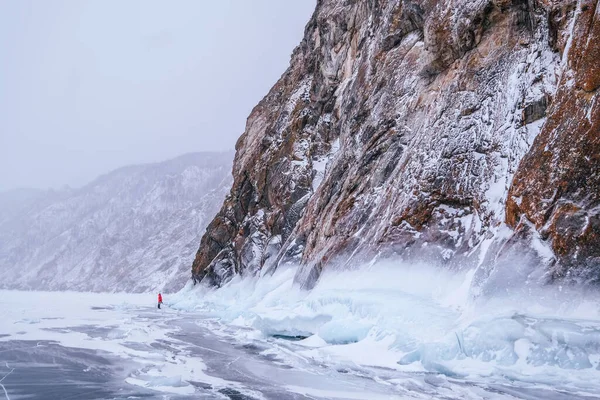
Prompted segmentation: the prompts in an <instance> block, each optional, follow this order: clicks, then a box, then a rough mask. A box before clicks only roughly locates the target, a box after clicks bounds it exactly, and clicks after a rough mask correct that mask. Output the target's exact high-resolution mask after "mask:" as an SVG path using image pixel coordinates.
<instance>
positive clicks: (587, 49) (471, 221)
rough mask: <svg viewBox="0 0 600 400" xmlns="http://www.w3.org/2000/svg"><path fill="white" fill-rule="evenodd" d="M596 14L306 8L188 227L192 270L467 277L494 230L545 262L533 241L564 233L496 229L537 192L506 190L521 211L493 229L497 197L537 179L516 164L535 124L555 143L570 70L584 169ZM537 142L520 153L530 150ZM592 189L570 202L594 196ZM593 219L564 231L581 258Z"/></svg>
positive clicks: (456, 4) (215, 275)
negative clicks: (358, 268)
mask: <svg viewBox="0 0 600 400" xmlns="http://www.w3.org/2000/svg"><path fill="white" fill-rule="evenodd" d="M584 8H585V10H584ZM598 8H599V7H597V2H596V1H580V2H579V3H578V2H576V1H574V0H572V1H552V0H530V1H525V0H513V1H510V0H452V1H438V0H427V1H412V0H387V1H385V0H382V1H342V0H322V1H319V2H318V4H317V9H316V11H315V13H314V15H313V17H312V19H311V20H310V22H309V23H308V25H307V27H306V30H305V36H304V39H303V41H302V42H301V44H300V45H299V46H298V47H297V48H296V50H295V51H294V53H293V55H292V59H291V64H290V67H289V69H288V70H287V71H286V72H285V73H284V75H283V76H282V78H281V79H280V80H279V81H278V82H277V83H276V84H275V86H274V87H273V88H272V89H271V91H270V92H269V94H268V95H267V96H266V97H265V98H264V99H263V100H262V101H261V102H260V103H259V104H258V105H257V106H256V107H255V108H254V110H253V111H252V113H251V114H250V117H249V118H248V123H247V126H246V131H245V132H244V134H243V135H242V136H241V138H240V139H239V141H238V144H237V146H236V149H237V154H236V157H235V161H234V170H233V172H234V183H233V187H232V189H231V193H230V195H229V196H228V198H227V199H226V201H225V203H224V204H223V207H222V209H221V211H220V212H219V214H218V215H217V217H216V218H215V219H214V220H213V222H212V223H211V224H210V225H209V228H208V230H207V233H206V234H205V235H204V237H203V238H202V242H201V246H200V249H199V250H198V253H197V255H196V259H195V261H194V264H193V277H194V279H195V280H196V281H197V280H207V281H209V283H212V284H217V285H219V284H220V283H221V282H222V281H223V280H224V279H227V278H229V277H230V276H232V275H233V274H235V273H242V274H245V273H251V274H253V273H256V272H257V271H258V270H260V269H267V270H272V269H274V268H277V266H279V265H282V264H286V263H294V264H298V265H301V268H300V269H299V270H298V273H297V275H296V280H297V282H299V283H300V284H302V285H304V286H305V287H310V286H312V285H313V284H314V282H315V280H316V279H317V278H318V276H319V275H320V272H321V270H322V268H323V267H324V266H326V265H342V266H353V265H360V264H363V263H365V262H369V261H372V260H374V259H381V258H386V257H392V256H393V257H401V258H404V259H414V258H418V259H420V260H426V261H430V262H433V263H436V264H444V265H447V266H448V267H452V268H463V267H476V266H479V267H484V268H481V269H482V271H483V272H482V273H481V274H479V275H478V279H479V278H480V277H482V276H483V277H486V276H488V277H489V276H491V274H492V273H493V272H494V269H495V268H496V267H497V268H501V267H500V264H501V263H499V258H498V257H496V255H497V254H498V250H499V249H502V248H503V246H502V244H503V243H505V242H507V241H508V242H509V243H513V242H515V241H519V242H523V243H525V245H526V246H528V248H531V249H532V252H534V253H535V254H536V256H535V257H537V258H536V261H535V262H538V263H541V262H542V261H544V263H545V264H552V263H555V262H557V259H556V256H555V255H554V252H553V251H552V250H551V246H550V245H549V243H548V242H549V241H552V242H553V243H554V247H553V248H554V251H557V247H556V243H558V242H560V240H561V239H560V238H561V237H564V235H563V234H562V233H561V232H563V231H561V230H560V229H555V230H554V232H557V233H556V234H555V235H554V236H552V235H550V236H548V235H545V234H542V235H540V234H539V233H537V231H536V235H533V236H535V237H533V239H532V238H531V237H529V238H528V240H521V239H520V238H521V237H522V236H526V235H524V234H523V232H522V231H521V230H517V235H516V236H513V230H512V229H511V227H515V226H516V222H515V220H516V219H518V218H517V217H520V215H524V216H525V219H527V218H533V215H534V214H535V213H537V212H540V213H542V214H544V213H545V212H546V211H545V209H544V210H538V209H537V208H536V206H535V205H536V204H538V200H537V197H536V196H540V195H542V194H543V193H542V192H541V191H540V192H536V193H533V194H532V193H529V192H527V193H525V192H523V191H522V190H519V189H518V187H519V186H518V183H517V184H516V185H515V187H514V188H513V189H512V192H511V193H513V195H512V197H511V199H514V200H511V201H512V203H511V204H513V203H514V204H517V203H519V202H521V203H520V204H523V205H527V204H533V205H534V206H532V207H529V208H523V209H520V208H518V207H512V208H511V209H510V210H509V218H508V222H509V226H507V225H506V224H505V220H506V207H505V205H506V200H507V197H508V192H509V189H510V187H511V184H512V181H513V177H514V176H515V173H516V174H517V176H518V177H519V180H518V182H521V181H522V182H527V180H528V179H533V180H535V181H536V182H541V181H543V179H542V178H541V177H538V176H534V175H536V174H541V175H545V174H547V173H546V172H544V171H543V170H540V169H539V168H538V169H536V168H537V167H536V166H535V163H533V164H532V163H529V164H528V163H527V161H526V162H524V163H523V164H522V166H521V167H520V166H519V165H520V162H521V160H522V159H523V157H524V156H525V155H526V154H528V152H530V149H531V148H532V145H533V144H534V140H536V137H538V135H540V131H541V130H542V129H544V132H548V133H544V135H546V136H548V135H550V136H552V135H551V133H550V131H553V132H559V136H560V135H562V136H564V141H565V142H566V141H568V137H569V133H568V132H565V131H563V125H561V124H563V123H564V122H563V121H564V120H565V118H566V117H565V116H564V113H561V112H560V111H559V110H558V109H559V108H560V107H561V104H563V103H569V104H571V103H573V102H575V100H574V99H575V96H574V95H573V93H572V91H571V90H570V89H569V88H570V86H569V85H570V82H572V81H573V79H574V80H575V81H576V82H579V83H578V85H579V87H581V90H582V91H584V92H585V93H583V92H581V93H579V94H577V98H580V100H578V101H580V102H585V104H586V107H583V106H582V105H581V104H579V103H577V104H575V103H573V104H571V107H575V108H577V109H578V110H579V111H581V110H583V111H581V113H583V114H586V115H587V118H589V121H590V122H589V128H585V129H583V128H582V130H576V131H577V132H578V138H581V140H580V142H581V143H580V144H579V145H578V147H577V148H578V149H583V148H584V147H586V146H588V145H590V144H592V142H594V141H595V142H594V143H596V144H595V146H596V147H593V149H591V150H590V152H591V154H595V155H594V156H593V157H592V156H590V157H588V158H589V160H588V161H589V166H588V169H582V170H581V171H582V172H581V174H579V175H578V176H583V174H584V172H585V171H589V169H590V168H591V170H592V171H593V170H594V169H595V171H596V175H597V171H598V169H599V163H598V159H597V154H598V145H597V140H598V136H599V133H598V120H599V118H600V117H599V114H600V113H598V109H597V108H598V107H597V105H595V104H597V103H596V102H595V98H596V96H597V81H598V70H597V68H598V67H597V66H598V63H597V62H595V61H593V60H597V59H598V58H597V48H596V47H597V43H598V42H599V40H600V38H598V37H597V36H598V35H596V36H594V35H593V33H594V32H596V33H597V30H598V29H597V28H598V26H599V23H598V21H597V20H598V12H600V11H597V10H598ZM582 10H584V11H582ZM584 14H585V15H588V17H587V19H585V18H583V17H582V16H581V15H584ZM585 24H587V25H586V26H587V28H585V27H582V25H585ZM590 43H592V44H590ZM575 52H577V54H578V55H575ZM571 53H573V54H571ZM577 60H579V61H577ZM570 75H573V76H574V78H572V79H571V78H569V76H570ZM582 104H583V103H582ZM580 107H581V108H580ZM593 107H596V108H595V109H593ZM579 111H578V112H579ZM588 111H589V112H588ZM548 115H550V119H551V120H550V121H549V122H547V118H548ZM572 117H573V122H572V123H574V124H575V125H576V126H579V125H577V123H576V121H575V119H576V118H578V117H576V114H573V115H572ZM569 118H571V117H569ZM554 120H557V122H553V121H554ZM550 125H553V126H556V128H552V127H549V126H550ZM569 129H570V128H569ZM586 132H587V133H586ZM538 141H539V139H538ZM540 143H541V142H540ZM540 143H538V142H536V145H535V146H534V149H533V150H532V151H531V152H530V153H529V154H528V156H527V157H528V158H527V159H533V160H538V161H539V160H540V159H539V157H538V156H537V155H536V154H537V153H536V150H535V149H540V150H539V151H541V152H542V153H543V151H544V150H543V148H544V145H543V144H540ZM553 143H555V144H554V145H556V146H559V147H560V146H563V145H561V144H559V143H558V142H553ZM564 145H565V146H569V145H568V144H564ZM540 146H541V147H540ZM568 148H570V147H568ZM563 150H564V151H563V153H564V157H565V158H568V155H567V154H568V152H569V150H568V149H567V147H565V148H564V149H563ZM582 154H583V153H582ZM552 168H554V167H552ZM565 168H566V169H567V170H568V169H569V168H573V166H572V165H571V164H569V165H565ZM532 169H535V173H534V174H532V173H528V172H527V170H532ZM559 175H560V174H559ZM560 176H564V175H560ZM556 179H561V178H560V177H557V178H556ZM556 179H554V180H553V181H552V182H549V185H550V186H548V187H547V188H546V189H547V190H550V187H551V185H552V184H553V182H555V181H556ZM594 179H595V178H594ZM580 183H581V182H579V183H574V188H575V187H577V188H579V189H580V191H579V192H577V193H578V196H580V197H581V198H584V197H585V194H586V193H587V192H586V190H588V189H586V187H584V186H583V185H580ZM595 187H596V188H598V186H597V185H596V186H595ZM521 193H523V194H522V196H521ZM571 193H574V192H573V191H571ZM597 193H598V192H596V194H597ZM519 196H521V197H523V199H521V198H520V197H519ZM527 196H530V199H529V200H528V199H527V198H526V197H527ZM594 196H596V197H594ZM594 196H592V197H593V198H594V199H596V200H593V201H591V202H590V203H589V204H588V203H586V204H585V205H581V203H578V207H583V208H585V209H586V210H591V209H592V208H593V207H597V195H594ZM542 197H544V196H542ZM548 197H551V196H548ZM549 209H550V208H549ZM544 215H546V214H544ZM569 215H570V214H569ZM578 215H579V214H578ZM586 215H587V214H586ZM596 215H597V214H596ZM581 217H582V220H583V219H585V218H583V217H584V216H583V214H582V215H581ZM533 219H534V220H535V218H533ZM544 221H545V220H544ZM544 221H541V220H540V221H537V220H535V221H534V223H535V227H536V228H537V229H541V227H542V225H544V223H545V222H544ZM523 223H524V224H526V221H525V222H523ZM596 225H597V224H596ZM591 229H595V230H593V234H592V235H591V236H590V235H588V236H586V238H587V239H586V240H587V241H585V243H584V240H580V241H579V242H578V245H580V246H582V247H585V248H587V249H588V251H591V250H590V249H592V248H594V246H596V247H595V248H596V249H597V248H599V245H600V239H599V237H598V234H597V232H598V231H597V227H596V228H591ZM530 236H532V235H530ZM526 239H527V238H526ZM569 243H571V242H569ZM504 248H505V247H504ZM513 249H516V251H519V252H520V251H522V249H520V248H516V247H513ZM546 250H548V251H550V253H549V255H548V253H547V252H546ZM581 251H583V250H581ZM586 254H587V253H586ZM504 255H505V257H508V256H507V255H506V254H504ZM505 261H506V258H505ZM558 262H559V263H560V262H562V261H560V259H559V260H558ZM591 262H592V263H593V262H595V263H596V264H597V263H598V261H597V259H596V261H591ZM596 264H594V265H596ZM542 275H543V274H542Z"/></svg>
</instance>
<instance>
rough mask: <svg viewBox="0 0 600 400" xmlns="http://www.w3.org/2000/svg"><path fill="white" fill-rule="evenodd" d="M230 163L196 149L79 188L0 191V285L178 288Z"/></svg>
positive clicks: (223, 190) (133, 289) (228, 177)
mask: <svg viewBox="0 0 600 400" xmlns="http://www.w3.org/2000/svg"><path fill="white" fill-rule="evenodd" d="M232 158H233V154H231V153H193V154H187V155H184V156H181V157H178V158H175V159H172V160H169V161H165V162H161V163H156V164H146V165H135V166H129V167H125V168H120V169H118V170H115V171H113V172H111V173H108V174H106V175H103V176H101V177H99V178H98V179H96V180H94V181H93V182H91V183H90V184H88V185H86V186H84V187H82V188H79V189H69V188H64V189H60V190H51V191H41V190H38V191H34V190H19V191H13V192H5V193H0V205H2V213H0V288H9V289H35V290H85V291H128V292H143V291H148V290H152V291H155V290H167V291H173V290H177V289H179V288H181V286H183V284H184V283H185V280H186V278H187V273H186V272H185V271H186V270H187V269H188V268H189V264H190V263H191V262H192V260H193V257H194V253H195V251H196V246H197V244H198V241H199V240H200V235H201V234H202V232H203V230H204V229H205V227H206V226H207V225H208V222H209V221H210V220H211V218H213V217H214V215H215V213H216V212H217V211H218V209H219V206H220V205H221V203H222V201H223V199H224V198H225V194H226V193H227V190H228V189H229V187H230V185H231V175H230V173H231V172H230V171H231V160H232Z"/></svg>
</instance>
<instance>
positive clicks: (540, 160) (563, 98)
mask: <svg viewBox="0 0 600 400" xmlns="http://www.w3.org/2000/svg"><path fill="white" fill-rule="evenodd" d="M568 46H569V51H568V54H566V55H565V64H564V71H563V73H562V77H561V81H560V84H559V89H558V91H557V93H556V95H555V96H554V104H553V106H552V108H551V110H550V112H549V117H548V121H547V122H546V124H545V125H544V127H543V128H542V131H541V133H540V134H539V135H538V136H537V138H536V140H535V142H534V144H533V147H532V149H531V151H530V152H529V153H528V154H526V155H525V157H524V158H523V160H522V161H521V165H520V167H519V169H518V171H517V174H516V175H515V178H514V182H513V185H512V187H511V190H510V193H509V196H508V201H507V222H508V224H509V225H510V226H511V227H513V228H515V229H516V230H517V232H520V231H527V230H529V229H531V228H532V226H533V227H534V228H535V229H536V230H537V231H539V232H540V234H541V238H542V239H543V240H544V241H545V242H547V243H548V244H549V245H550V246H551V248H552V250H553V255H554V259H552V260H550V265H551V266H552V267H553V268H552V269H551V272H552V277H553V278H561V277H565V276H570V277H572V278H575V277H584V278H585V279H591V280H592V281H596V282H598V281H599V280H600V271H599V268H600V91H599V90H598V88H600V4H599V3H598V2H597V1H581V2H580V4H579V8H578V10H577V14H576V16H575V18H574V21H573V31H572V35H571V37H570V38H569V41H568Z"/></svg>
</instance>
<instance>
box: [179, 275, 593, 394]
mask: <svg viewBox="0 0 600 400" xmlns="http://www.w3.org/2000/svg"><path fill="white" fill-rule="evenodd" d="M473 275H474V271H462V272H460V273H454V272H449V271H445V270H442V269H437V268H433V267H430V266H427V265H411V266H407V265H400V264H393V263H389V264H378V265H375V266H371V267H365V268H362V269H358V270H353V271H334V270H327V271H325V272H324V274H323V276H322V277H321V279H320V281H319V282H318V284H317V286H316V287H315V288H314V289H313V290H312V291H303V290H300V289H299V288H297V287H296V286H295V285H294V284H293V278H294V270H293V269H282V270H278V271H277V272H276V273H275V274H274V275H272V276H263V277H261V278H253V279H249V278H245V279H242V278H235V279H234V280H232V281H231V282H230V283H229V284H227V285H225V286H224V287H222V288H220V289H218V290H212V289H208V288H206V287H192V286H191V285H189V286H187V287H186V288H184V289H183V290H182V291H181V292H180V293H179V294H178V295H177V298H176V300H175V303H176V305H175V306H176V307H178V308H180V309H190V310H191V309H193V310H195V311H199V312H201V313H202V314H205V315H207V316H210V317H211V318H214V319H217V320H219V321H220V322H221V323H222V324H224V325H226V326H228V327H229V328H230V330H231V329H233V330H234V331H235V329H238V333H239V334H240V335H242V336H243V335H246V336H247V335H248V329H250V330H251V331H253V332H256V334H257V335H259V336H262V337H263V338H265V339H268V338H269V337H271V338H273V337H276V338H282V337H283V338H286V337H288V338H292V337H294V338H302V337H305V338H306V339H304V340H300V341H298V342H296V343H297V344H298V345H299V346H301V348H300V349H299V350H298V355H299V356H302V357H306V358H310V359H314V360H320V362H324V363H329V364H332V365H346V366H348V365H349V366H351V367H352V366H360V367H377V368H381V367H382V368H388V369H392V370H396V371H402V372H407V373H434V374H441V375H444V376H446V377H449V378H451V379H459V380H461V379H466V380H470V381H479V380H484V381H493V382H498V381H500V382H504V383H506V382H511V383H510V384H515V382H517V383H518V384H519V385H526V386H527V385H532V386H534V387H536V386H537V385H544V386H545V387H548V385H549V386H550V387H555V388H556V389H557V390H562V391H565V392H567V393H578V394H579V395H582V396H584V395H586V394H587V395H589V394H593V393H599V392H600V307H599V306H598V305H599V304H600V302H598V300H599V299H600V296H599V295H598V294H596V293H583V290H582V289H578V290H576V289H575V288H571V289H569V288H565V287H558V286H557V287H538V286H535V287H529V286H527V285H525V284H524V285H523V286H522V287H513V288H511V290H506V288H499V289H498V291H497V292H496V293H493V294H492V295H489V294H488V295H486V297H482V296H479V297H477V298H475V297H473V296H471V295H470V290H471V286H472V280H473Z"/></svg>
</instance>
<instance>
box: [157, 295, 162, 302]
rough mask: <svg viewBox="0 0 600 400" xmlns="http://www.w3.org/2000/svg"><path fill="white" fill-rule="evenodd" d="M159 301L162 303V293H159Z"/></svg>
mask: <svg viewBox="0 0 600 400" xmlns="http://www.w3.org/2000/svg"><path fill="white" fill-rule="evenodd" d="M158 302H159V303H162V296H161V294H160V293H159V294H158Z"/></svg>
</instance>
